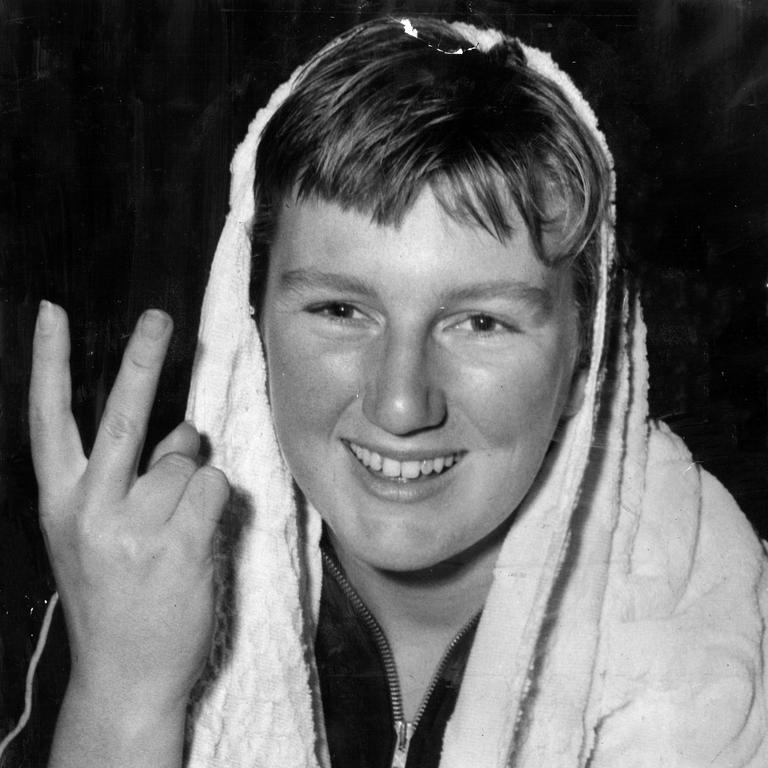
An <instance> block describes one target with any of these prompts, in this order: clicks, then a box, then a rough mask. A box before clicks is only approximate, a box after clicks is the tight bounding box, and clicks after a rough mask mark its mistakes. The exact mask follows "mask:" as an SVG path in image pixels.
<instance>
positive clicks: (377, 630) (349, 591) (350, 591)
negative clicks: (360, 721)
mask: <svg viewBox="0 0 768 768" xmlns="http://www.w3.org/2000/svg"><path fill="white" fill-rule="evenodd" d="M322 557H323V561H324V562H325V564H326V565H327V566H328V568H329V570H330V571H331V573H332V574H333V577H334V579H336V582H337V584H338V585H339V586H340V587H341V589H342V591H343V592H344V594H345V595H346V596H347V598H348V599H349V600H350V602H351V603H352V604H353V605H354V606H355V609H356V610H357V611H358V613H359V614H360V615H361V617H362V618H363V621H365V623H366V625H367V626H368V629H370V631H371V633H372V634H373V638H374V641H375V642H376V645H377V646H378V649H379V653H380V654H381V656H382V661H383V662H384V671H385V672H386V674H387V682H388V683H389V695H390V697H391V699H392V719H393V720H394V721H395V723H397V722H398V721H402V722H406V720H405V717H404V716H403V696H402V693H401V692H400V680H399V678H398V676H397V667H396V666H395V657H394V655H393V654H392V649H391V648H390V647H389V643H388V642H387V637H386V635H385V634H384V630H383V629H382V628H381V626H380V625H379V622H378V621H376V617H375V616H374V615H373V614H372V613H371V611H370V609H369V608H368V606H367V605H366V604H365V603H364V602H363V600H362V598H361V597H360V595H358V594H357V592H356V591H355V588H354V587H353V586H352V585H351V584H350V583H349V580H348V579H347V577H346V576H345V575H344V573H343V572H342V570H341V569H340V568H339V566H338V565H337V564H336V562H335V561H334V559H333V558H332V557H331V555H329V554H328V553H327V552H325V551H324V550H323V551H322ZM481 614H482V611H478V612H477V613H476V614H475V615H474V616H473V617H472V618H471V619H470V620H469V621H468V622H467V623H466V624H465V625H464V626H463V627H462V628H461V629H460V630H459V631H458V632H457V633H456V634H455V635H454V636H453V640H451V642H450V643H448V647H447V648H446V649H445V651H444V653H443V655H442V656H441V658H440V663H439V664H438V665H437V669H436V670H435V672H434V674H433V675H432V678H431V680H430V682H429V686H428V687H427V690H426V691H425V693H424V695H423V696H422V697H421V703H420V704H419V709H418V710H417V712H416V716H415V717H414V718H413V722H412V723H411V727H412V728H413V730H416V726H417V725H418V724H419V721H420V720H421V718H422V716H423V715H424V712H425V710H426V708H427V703H428V702H429V699H430V697H431V696H432V694H433V693H434V690H435V688H436V687H437V684H438V682H439V681H440V675H442V673H443V671H444V670H445V668H446V666H447V665H448V661H449V659H450V656H451V653H453V649H454V648H455V647H456V646H457V645H458V644H459V642H460V641H461V640H462V639H463V638H464V637H465V636H466V634H467V633H468V632H469V631H470V630H471V629H472V628H473V627H474V626H475V625H476V624H477V622H478V621H479V620H480V615H481Z"/></svg>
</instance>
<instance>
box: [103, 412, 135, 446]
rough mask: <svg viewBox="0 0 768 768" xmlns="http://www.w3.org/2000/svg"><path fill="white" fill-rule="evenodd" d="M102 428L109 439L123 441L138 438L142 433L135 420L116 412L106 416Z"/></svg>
mask: <svg viewBox="0 0 768 768" xmlns="http://www.w3.org/2000/svg"><path fill="white" fill-rule="evenodd" d="M101 427H102V429H103V430H104V431H105V432H106V433H107V435H109V437H111V438H113V439H114V440H121V441H122V440H126V439H129V438H135V437H137V436H138V435H139V431H140V430H139V425H138V423H137V422H136V420H135V419H132V418H131V417H130V416H128V415H127V414H125V413H122V412H121V411H114V410H113V411H108V412H107V413H106V414H104V418H103V420H102V423H101Z"/></svg>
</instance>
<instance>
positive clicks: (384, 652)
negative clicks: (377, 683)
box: [322, 551, 405, 722]
mask: <svg viewBox="0 0 768 768" xmlns="http://www.w3.org/2000/svg"><path fill="white" fill-rule="evenodd" d="M322 556H323V561H324V562H325V564H326V565H327V566H328V568H329V569H330V571H331V573H332V574H333V577H334V579H336V582H337V583H338V585H339V586H340V587H341V589H342V590H343V592H344V594H345V595H346V596H347V598H348V599H349V600H350V602H351V603H352V604H353V605H354V606H355V610H356V611H357V612H358V613H359V614H360V616H361V617H362V619H363V621H364V622H365V623H366V625H367V627H368V629H369V630H370V631H371V634H373V639H374V641H375V642H376V645H377V647H378V649H379V653H380V654H381V658H382V661H383V663H384V671H385V672H386V675H387V682H388V683H389V695H390V698H391V699H392V719H393V720H394V721H395V722H397V721H398V720H403V721H404V720H405V718H404V717H403V696H402V693H401V692H400V682H399V680H398V677H397V667H396V666H395V657H394V655H393V654H392V649H391V648H390V647H389V643H388V642H387V637H386V635H385V634H384V630H383V629H382V628H381V626H379V622H378V621H376V617H375V616H374V615H373V614H372V613H371V611H370V610H369V608H368V606H367V605H366V604H365V603H364V602H363V600H362V598H361V597H360V595H358V594H357V592H356V591H355V589H354V587H353V586H352V585H351V584H350V583H349V581H348V580H347V577H346V576H345V575H344V574H343V573H342V571H341V569H340V568H339V566H338V565H336V563H335V561H334V560H333V558H332V557H331V556H330V555H329V554H328V553H327V552H325V551H323V552H322Z"/></svg>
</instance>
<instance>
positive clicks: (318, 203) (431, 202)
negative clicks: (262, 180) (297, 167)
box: [269, 188, 572, 305]
mask: <svg viewBox="0 0 768 768" xmlns="http://www.w3.org/2000/svg"><path fill="white" fill-rule="evenodd" d="M509 220H510V222H511V223H512V230H511V233H510V235H509V236H508V237H507V238H505V239H504V240H503V241H502V240H500V239H498V238H497V237H495V236H494V235H492V234H490V233H489V232H488V231H487V230H485V229H483V228H482V227H480V226H478V225H476V224H467V223H462V222H459V221H456V220H455V219H454V218H452V217H451V216H450V215H449V214H448V213H446V211H445V210H444V208H443V207H442V206H441V205H440V204H439V203H438V201H437V200H436V198H435V196H434V194H433V193H432V192H431V190H430V189H429V188H426V189H424V190H423V191H422V192H421V194H420V195H419V197H418V199H417V200H416V202H415V203H414V205H413V206H412V207H411V208H410V209H409V210H408V211H406V213H405V215H404V216H403V217H402V219H401V221H400V222H399V223H398V224H396V225H393V224H377V223H375V222H373V221H372V220H371V217H370V215H368V214H366V213H362V212H358V211H355V210H345V209H343V208H342V207H341V206H340V205H338V204H336V203H333V202H328V201H323V200H318V199H315V198H310V199H304V200H296V199H295V198H289V199H287V200H286V201H285V202H284V204H283V207H282V209H281V211H280V213H279V216H278V220H277V228H276V233H275V238H274V240H273V244H272V248H271V249H270V251H271V253H270V268H269V283H270V285H272V286H273V287H279V285H280V284H281V283H282V282H284V281H285V280H286V279H287V280H288V282H293V284H294V285H295V284H296V283H297V282H299V283H302V284H304V285H306V284H307V283H309V282H311V281H312V280H316V281H317V282H325V283H327V282H328V280H327V279H325V277H327V276H328V275H333V276H335V277H337V278H338V277H340V276H342V275H343V276H345V277H347V278H351V279H352V280H353V281H357V282H358V283H359V284H361V285H362V284H363V283H365V284H366V285H367V286H368V288H369V289H370V291H373V292H376V293H381V294H383V295H385V296H386V295H390V296H393V297H400V298H402V297H404V296H406V295H407V296H413V297H417V298H425V299H426V298H433V297H437V298H438V299H440V298H442V297H445V296H453V297H457V296H458V297H462V296H463V297H466V296H467V294H468V293H471V292H473V291H474V292H476V293H478V294H490V293H493V292H494V291H495V292H496V293H498V294H501V295H506V296H507V297H508V298H510V299H515V298H519V299H521V300H531V299H534V298H536V297H537V295H538V299H539V300H541V301H542V302H545V301H550V302H551V303H552V304H553V305H557V304H560V303H570V302H569V301H568V300H569V299H570V298H571V296H572V285H571V283H572V278H571V274H570V273H571V270H570V268H569V267H551V266H548V265H546V264H544V263H543V262H542V261H541V260H540V259H539V258H538V257H537V256H536V252H535V249H534V246H533V243H532V240H531V236H530V233H529V231H528V229H527V227H526V225H525V223H524V221H523V219H522V217H521V216H520V214H519V213H518V212H517V210H515V209H514V208H513V209H511V211H510V215H509ZM348 282H349V281H348Z"/></svg>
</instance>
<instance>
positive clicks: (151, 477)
mask: <svg viewBox="0 0 768 768" xmlns="http://www.w3.org/2000/svg"><path fill="white" fill-rule="evenodd" d="M197 469H198V467H197V462H196V461H195V460H194V459H192V458H190V457H189V456H185V455H183V454H181V453H166V454H165V455H164V456H161V457H160V459H159V460H158V461H157V463H156V464H155V465H154V467H152V469H150V471H149V472H147V473H146V474H144V475H142V476H141V477H140V478H139V479H138V480H137V481H136V483H135V484H134V485H133V487H132V488H131V491H130V498H131V500H132V501H133V502H134V503H132V504H131V505H130V509H131V514H132V517H133V520H134V522H135V523H136V524H138V525H147V526H157V525H162V524H163V523H166V522H167V521H168V520H169V519H170V518H171V517H172V516H173V514H174V511H175V509H176V507H177V506H178V504H179V501H180V500H181V497H182V496H183V494H184V492H185V490H186V488H187V485H188V484H189V481H190V479H191V478H192V477H193V475H194V474H195V472H197Z"/></svg>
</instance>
